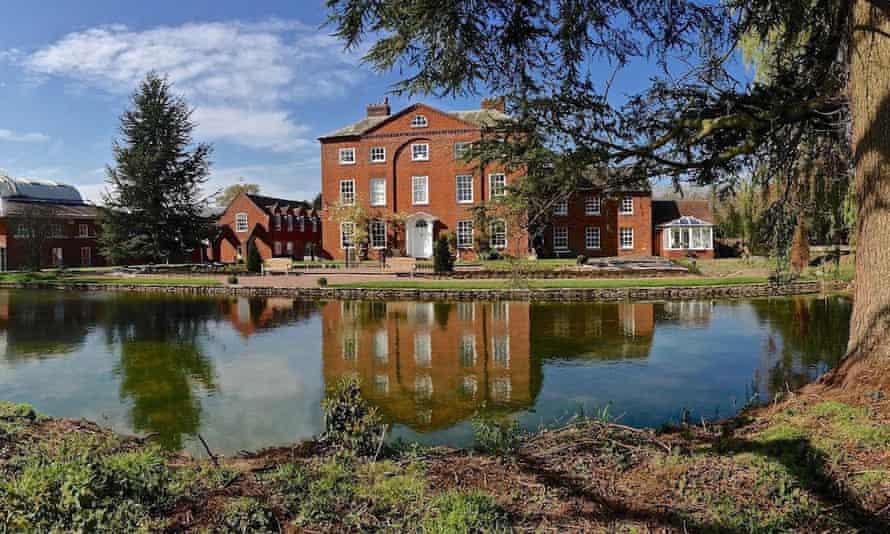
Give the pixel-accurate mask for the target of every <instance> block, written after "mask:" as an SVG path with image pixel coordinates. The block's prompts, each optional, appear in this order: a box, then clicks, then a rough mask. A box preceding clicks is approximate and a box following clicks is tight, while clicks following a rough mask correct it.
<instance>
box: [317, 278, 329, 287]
mask: <svg viewBox="0 0 890 534" xmlns="http://www.w3.org/2000/svg"><path fill="white" fill-rule="evenodd" d="M316 283H317V284H318V287H328V279H327V278H325V277H324V276H322V277H319V279H318V280H317V281H316Z"/></svg>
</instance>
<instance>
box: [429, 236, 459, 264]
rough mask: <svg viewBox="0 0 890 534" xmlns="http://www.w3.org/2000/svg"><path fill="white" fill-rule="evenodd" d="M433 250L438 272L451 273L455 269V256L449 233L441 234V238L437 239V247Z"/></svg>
mask: <svg viewBox="0 0 890 534" xmlns="http://www.w3.org/2000/svg"><path fill="white" fill-rule="evenodd" d="M433 252H434V254H433V256H434V258H433V260H434V264H433V267H434V269H435V271H436V273H439V274H441V273H450V272H451V271H452V270H453V269H454V257H453V256H452V255H451V246H450V245H449V244H448V235H447V234H445V233H442V234H439V239H437V240H436V249H435V250H434V251H433Z"/></svg>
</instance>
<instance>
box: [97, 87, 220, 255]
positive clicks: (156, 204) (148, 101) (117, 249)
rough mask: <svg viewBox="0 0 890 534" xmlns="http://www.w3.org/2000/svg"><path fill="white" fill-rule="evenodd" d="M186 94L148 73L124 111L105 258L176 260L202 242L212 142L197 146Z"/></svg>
mask: <svg viewBox="0 0 890 534" xmlns="http://www.w3.org/2000/svg"><path fill="white" fill-rule="evenodd" d="M191 114H192V110H191V108H189V106H188V104H187V103H186V101H185V100H184V99H183V98H182V97H181V96H177V95H174V94H173V93H172V92H171V87H170V84H169V82H168V81H167V79H166V78H162V77H160V76H158V75H156V74H154V73H151V74H148V75H147V76H146V77H145V79H144V80H143V81H142V83H141V84H140V85H139V88H138V89H137V90H136V92H135V93H134V94H133V96H132V98H131V108H130V109H129V110H127V111H125V112H124V114H123V115H122V116H121V119H120V122H121V125H120V132H121V137H122V138H121V139H119V140H115V142H114V147H113V150H114V158H115V163H114V165H113V166H108V167H107V169H106V172H107V175H108V184H109V185H110V191H109V192H108V193H106V194H105V195H104V202H105V205H106V207H107V208H108V211H107V213H106V216H105V218H104V219H103V222H102V228H103V231H102V235H101V237H100V246H101V248H102V252H103V254H104V255H105V257H106V258H108V259H109V260H110V261H111V262H112V263H118V262H120V261H123V260H126V259H128V258H135V259H139V260H144V261H150V262H162V261H169V260H170V258H171V257H175V256H176V255H181V254H185V253H186V252H188V251H190V250H193V249H194V248H195V247H197V246H200V242H201V240H202V239H204V238H205V237H206V236H207V235H208V231H209V226H210V225H209V223H208V221H207V219H206V218H204V217H202V210H203V208H204V204H205V202H204V200H203V199H201V198H199V195H200V188H201V185H202V184H204V183H205V182H206V181H207V176H208V172H209V167H210V161H209V157H210V153H211V147H210V145H208V144H204V143H198V144H197V145H194V146H192V132H193V131H194V129H195V123H194V122H192V120H191Z"/></svg>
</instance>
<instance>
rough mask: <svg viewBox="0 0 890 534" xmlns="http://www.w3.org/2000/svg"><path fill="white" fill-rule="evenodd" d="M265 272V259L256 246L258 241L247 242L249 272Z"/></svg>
mask: <svg viewBox="0 0 890 534" xmlns="http://www.w3.org/2000/svg"><path fill="white" fill-rule="evenodd" d="M262 270H263V258H262V257H260V251H259V249H258V248H257V246H256V239H251V240H250V241H248V242H247V271H248V272H251V273H258V272H260V271H262Z"/></svg>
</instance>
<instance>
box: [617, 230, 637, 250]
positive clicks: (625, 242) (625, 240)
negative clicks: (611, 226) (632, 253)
mask: <svg viewBox="0 0 890 534" xmlns="http://www.w3.org/2000/svg"><path fill="white" fill-rule="evenodd" d="M618 245H619V246H620V247H621V250H630V249H633V248H634V229H633V228H621V229H620V230H618Z"/></svg>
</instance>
